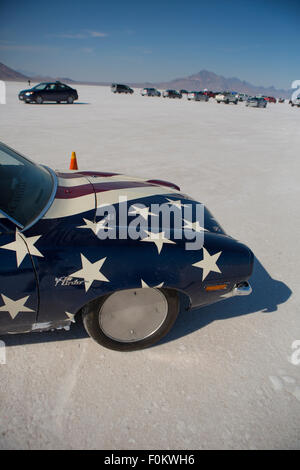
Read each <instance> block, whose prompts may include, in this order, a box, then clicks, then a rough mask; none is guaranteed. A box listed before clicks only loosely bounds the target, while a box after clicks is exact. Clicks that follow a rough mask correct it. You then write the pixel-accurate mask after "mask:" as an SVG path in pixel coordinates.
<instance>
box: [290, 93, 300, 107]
mask: <svg viewBox="0 0 300 470" xmlns="http://www.w3.org/2000/svg"><path fill="white" fill-rule="evenodd" d="M289 104H290V105H291V106H292V107H294V106H298V108H300V96H298V98H296V99H295V100H290V101H289Z"/></svg>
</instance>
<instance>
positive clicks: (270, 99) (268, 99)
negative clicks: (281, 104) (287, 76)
mask: <svg viewBox="0 0 300 470" xmlns="http://www.w3.org/2000/svg"><path fill="white" fill-rule="evenodd" d="M263 98H264V99H265V100H266V101H268V102H269V103H277V100H276V98H274V96H263Z"/></svg>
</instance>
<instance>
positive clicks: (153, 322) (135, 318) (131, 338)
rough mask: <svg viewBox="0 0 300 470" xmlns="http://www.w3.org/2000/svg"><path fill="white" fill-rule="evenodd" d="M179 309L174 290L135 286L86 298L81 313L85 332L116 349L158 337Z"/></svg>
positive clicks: (129, 348)
mask: <svg viewBox="0 0 300 470" xmlns="http://www.w3.org/2000/svg"><path fill="white" fill-rule="evenodd" d="M178 311H179V298H178V294H177V292H176V291H173V290H169V289H155V288H138V289H128V290H122V291H117V292H114V293H113V294H110V295H107V296H105V297H102V298H100V299H96V300H95V301H92V302H90V304H88V305H87V306H86V307H85V308H84V309H83V313H82V318H83V324H84V326H85V329H86V331H87V333H88V334H89V335H90V336H91V337H92V338H93V339H94V340H95V341H96V342H97V343H99V344H101V345H102V346H105V347H106V348H109V349H114V350H117V351H135V350H138V349H143V348H146V347H148V346H151V345H152V344H154V343H156V342H157V341H159V340H160V339H161V338H162V337H163V336H165V335H166V334H167V333H168V331H169V330H170V329H171V328H172V326H173V324H174V322H175V320H176V318H177V315H178Z"/></svg>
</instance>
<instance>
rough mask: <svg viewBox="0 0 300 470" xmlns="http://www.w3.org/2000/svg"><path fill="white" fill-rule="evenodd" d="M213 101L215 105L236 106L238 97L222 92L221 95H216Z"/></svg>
mask: <svg viewBox="0 0 300 470" xmlns="http://www.w3.org/2000/svg"><path fill="white" fill-rule="evenodd" d="M215 100H216V102H217V103H225V104H229V103H234V104H238V97H237V95H233V94H232V93H230V92H229V91H224V92H223V93H219V94H218V95H216V96H215Z"/></svg>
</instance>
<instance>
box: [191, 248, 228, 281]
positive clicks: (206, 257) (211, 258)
mask: <svg viewBox="0 0 300 470" xmlns="http://www.w3.org/2000/svg"><path fill="white" fill-rule="evenodd" d="M221 253H222V251H219V253H216V254H214V255H210V254H209V252H208V251H207V250H206V248H204V247H203V259H202V260H201V261H198V262H197V263H194V264H193V266H195V267H196V268H201V269H203V273H202V281H204V279H205V278H206V277H207V276H208V274H209V273H210V272H211V271H213V272H215V273H221V271H220V269H219V267H218V266H217V261H218V259H219V257H220V255H221Z"/></svg>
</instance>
